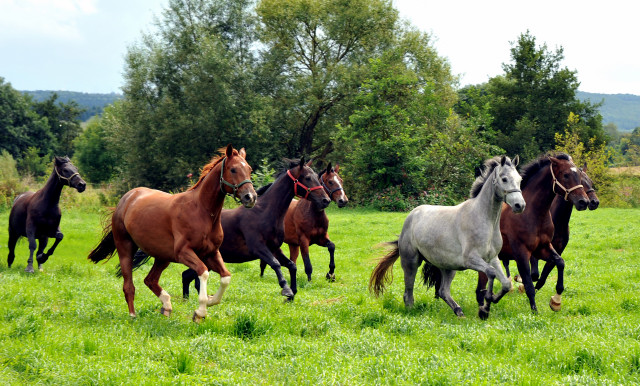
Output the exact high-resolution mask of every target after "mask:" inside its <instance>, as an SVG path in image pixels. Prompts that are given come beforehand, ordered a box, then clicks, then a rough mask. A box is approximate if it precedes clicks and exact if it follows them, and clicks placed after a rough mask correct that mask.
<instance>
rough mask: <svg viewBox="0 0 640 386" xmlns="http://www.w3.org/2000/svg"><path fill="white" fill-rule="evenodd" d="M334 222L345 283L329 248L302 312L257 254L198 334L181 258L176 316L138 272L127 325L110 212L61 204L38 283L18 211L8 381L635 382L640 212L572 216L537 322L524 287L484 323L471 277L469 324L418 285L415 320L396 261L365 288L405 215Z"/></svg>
mask: <svg viewBox="0 0 640 386" xmlns="http://www.w3.org/2000/svg"><path fill="white" fill-rule="evenodd" d="M329 217H330V220H331V227H330V235H331V238H332V240H333V241H334V242H335V244H336V265H337V268H336V276H337V280H336V282H334V283H327V282H326V281H325V280H324V275H325V273H326V272H327V270H328V253H327V252H326V250H325V249H322V248H319V247H315V246H314V247H312V250H311V256H312V261H313V262H314V275H313V277H314V280H313V281H312V282H310V283H307V282H306V279H304V276H305V275H304V272H303V271H304V269H302V265H300V270H299V272H298V278H299V280H300V281H299V282H300V288H299V292H298V294H297V296H296V298H295V301H294V302H293V303H284V302H283V297H282V296H280V295H279V293H280V288H279V286H278V284H277V282H276V278H275V274H274V273H273V272H272V271H270V270H269V269H267V273H266V274H265V277H264V278H262V279H261V278H260V277H259V264H258V262H257V261H256V262H252V263H245V264H240V265H229V266H228V267H229V269H230V270H231V272H232V274H233V277H232V280H231V285H230V286H229V289H228V290H227V292H226V294H225V297H224V298H223V301H222V303H221V304H220V305H218V306H214V307H211V308H210V309H209V316H208V317H207V319H205V321H204V322H203V323H201V324H199V325H197V324H195V323H193V322H192V321H191V315H192V314H193V311H194V309H195V308H196V303H197V301H196V299H195V297H194V296H193V295H192V297H191V299H190V300H189V301H186V302H184V301H182V300H180V297H181V283H180V273H181V272H182V270H183V268H184V267H183V266H178V265H175V264H174V265H171V266H170V267H169V269H167V270H166V271H165V273H164V275H163V277H162V279H161V282H160V283H161V284H162V285H163V286H164V288H165V289H166V290H167V291H168V292H169V293H170V294H171V295H172V296H173V306H174V311H173V314H172V315H171V317H170V318H165V317H164V316H162V315H160V313H159V309H160V306H161V304H160V301H159V300H158V299H157V298H156V297H155V296H154V295H153V294H152V293H151V291H150V290H149V289H148V288H146V286H145V285H144V284H143V278H144V276H145V275H146V272H147V271H148V270H149V268H150V265H146V266H144V267H142V268H141V269H140V270H139V271H137V272H135V273H134V281H135V283H136V286H137V293H136V310H137V311H138V317H137V318H135V319H131V318H130V317H129V316H128V312H127V307H126V303H125V300H124V296H123V294H122V280H121V279H119V278H116V277H115V275H114V271H115V266H116V263H117V261H116V260H117V259H112V260H111V261H109V262H107V263H106V264H98V265H94V264H92V263H91V262H89V261H88V260H87V259H86V256H87V254H88V252H89V251H90V250H91V249H92V247H93V246H94V245H95V243H96V242H97V241H98V239H99V235H100V229H101V225H100V222H101V212H100V211H99V210H93V211H89V212H87V211H86V210H80V209H65V210H64V213H63V218H62V225H61V228H62V231H63V232H64V233H65V239H64V240H63V241H62V243H61V244H60V246H59V247H58V249H57V251H56V253H55V255H54V256H53V257H52V258H51V259H50V260H49V262H47V264H46V267H45V270H44V272H36V273H35V274H26V273H25V272H24V267H25V265H26V260H27V257H28V246H27V243H26V240H25V241H22V242H21V243H20V244H19V246H18V251H17V252H18V253H17V257H16V261H15V263H14V266H13V267H12V268H11V269H8V268H7V264H6V255H7V252H8V251H7V247H6V245H7V233H6V229H7V221H8V212H6V211H5V212H0V320H1V323H0V384H9V385H14V384H15V385H18V384H20V385H21V384H36V383H38V384H100V385H104V384H122V383H125V384H171V385H173V384H194V383H198V384H200V383H202V384H314V385H315V384H345V385H358V384H363V385H364V384H367V385H370V384H460V383H477V384H505V383H518V384H525V385H528V384H532V385H537V384H632V383H640V221H639V220H640V210H635V209H626V210H621V209H607V208H600V209H598V210H596V211H593V212H588V211H585V212H575V211H574V215H573V218H572V223H571V230H572V239H571V242H570V243H569V246H568V247H567V249H566V251H565V253H564V256H563V257H564V258H565V261H566V271H565V272H566V278H565V285H566V290H565V292H564V294H563V308H562V310H561V311H560V312H557V313H555V312H553V311H551V310H550V309H549V307H548V306H547V304H548V301H549V298H550V296H551V295H553V293H554V285H555V276H554V274H552V276H551V278H550V279H549V281H548V282H547V284H546V286H545V287H544V288H543V289H542V290H541V291H540V292H539V293H538V294H537V301H538V307H539V309H540V312H539V313H538V314H537V315H533V314H532V313H531V312H530V310H529V306H528V300H527V298H526V296H525V295H524V294H520V293H518V291H514V292H512V293H510V294H509V295H507V296H505V298H504V299H503V300H502V301H501V302H500V303H498V304H497V305H494V306H493V307H492V314H491V316H490V318H489V320H487V321H482V320H480V319H479V318H478V317H477V306H476V301H475V293H474V289H475V283H476V278H477V275H476V273H475V272H472V271H465V272H461V273H459V274H458V276H456V279H455V280H454V282H453V286H452V294H453V296H454V298H455V299H456V300H457V301H458V303H460V305H461V306H462V308H463V310H464V311H465V313H466V315H467V317H466V318H463V319H458V318H457V317H455V315H454V314H453V312H452V311H451V309H450V308H449V307H448V306H447V305H446V304H445V303H444V302H443V301H442V300H439V299H438V300H436V299H434V298H433V290H432V289H431V290H429V291H426V290H425V289H424V288H423V287H421V286H417V287H416V307H415V309H414V310H412V311H410V312H407V311H405V309H404V305H403V304H402V292H403V290H404V288H403V284H402V269H401V267H400V264H399V263H397V264H396V266H395V269H394V272H395V279H394V282H393V284H392V285H390V286H389V287H388V291H387V293H386V294H385V295H384V297H382V298H380V299H376V298H373V297H372V296H370V295H369V293H368V290H367V284H368V278H369V274H370V272H371V270H372V268H373V264H374V261H373V260H374V258H376V257H378V256H380V255H381V254H382V251H380V250H378V249H376V248H375V245H376V244H378V243H380V242H382V241H390V240H393V239H394V238H395V237H396V234H398V233H399V232H400V230H401V227H402V222H403V220H404V218H405V217H406V213H381V212H375V211H368V210H361V209H360V210H353V209H341V210H338V209H336V208H335V207H334V206H331V208H330V209H329ZM285 248H286V247H285ZM285 253H287V254H288V250H287V249H285ZM300 263H301V260H300ZM511 268H512V271H515V264H513V263H512V267H511ZM554 273H555V271H554ZM286 276H287V277H288V274H286ZM211 277H212V279H213V280H211V281H210V283H212V285H213V286H212V287H211V286H210V290H209V292H210V293H213V291H214V290H215V289H216V288H217V286H218V276H217V275H215V274H214V275H212V276H211Z"/></svg>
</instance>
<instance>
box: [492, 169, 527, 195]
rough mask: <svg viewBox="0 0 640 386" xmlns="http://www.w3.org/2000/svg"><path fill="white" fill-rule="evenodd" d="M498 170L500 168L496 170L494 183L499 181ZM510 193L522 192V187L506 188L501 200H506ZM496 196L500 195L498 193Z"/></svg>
mask: <svg viewBox="0 0 640 386" xmlns="http://www.w3.org/2000/svg"><path fill="white" fill-rule="evenodd" d="M497 170H498V169H495V171H494V173H495V174H496V175H495V176H494V178H493V181H494V185H495V184H496V182H498V172H497ZM509 193H522V190H520V188H513V189H509V190H505V191H504V196H502V197H500V200H501V201H504V202H506V200H507V195H508V194H509ZM496 196H498V195H497V194H496Z"/></svg>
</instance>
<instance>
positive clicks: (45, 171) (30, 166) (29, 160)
mask: <svg viewBox="0 0 640 386" xmlns="http://www.w3.org/2000/svg"><path fill="white" fill-rule="evenodd" d="M18 168H19V170H20V172H21V173H22V174H27V175H31V176H33V177H35V178H36V179H40V180H42V179H44V177H46V176H48V175H49V173H51V169H52V165H51V156H49V155H44V156H43V155H41V152H40V150H39V149H37V148H35V147H29V148H28V149H26V150H25V152H24V153H23V155H22V159H21V160H20V162H18Z"/></svg>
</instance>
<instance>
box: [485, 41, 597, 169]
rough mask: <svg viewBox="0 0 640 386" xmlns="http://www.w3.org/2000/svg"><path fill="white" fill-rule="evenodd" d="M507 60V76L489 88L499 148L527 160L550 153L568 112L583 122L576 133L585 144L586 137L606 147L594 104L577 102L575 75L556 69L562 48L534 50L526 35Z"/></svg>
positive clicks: (504, 67) (533, 43) (499, 77)
mask: <svg viewBox="0 0 640 386" xmlns="http://www.w3.org/2000/svg"><path fill="white" fill-rule="evenodd" d="M511 59H512V63H511V64H503V69H504V71H505V74H504V75H502V76H497V77H494V78H492V79H490V80H489V83H488V89H489V93H490V94H491V95H492V99H491V102H490V109H489V110H490V113H491V115H492V117H493V122H492V125H493V127H494V128H495V129H496V130H497V131H498V132H499V135H498V138H497V139H498V140H497V144H498V145H499V146H500V147H502V148H504V149H505V150H506V151H507V153H509V154H514V153H521V154H523V153H527V155H528V156H529V157H530V156H531V154H532V153H533V155H536V154H539V153H542V152H544V151H546V150H549V149H553V148H554V145H555V133H559V132H563V131H564V126H565V124H566V121H567V118H568V117H569V114H570V113H574V114H576V115H577V116H579V117H580V119H581V120H583V121H584V122H585V125H584V130H583V132H582V133H580V137H581V139H582V140H583V142H584V143H587V142H588V141H589V139H590V138H595V142H594V146H599V145H601V144H603V143H605V142H606V136H605V134H604V131H603V129H602V117H601V116H600V114H599V113H598V111H597V107H598V105H592V104H590V102H581V101H579V100H578V99H577V98H576V91H577V89H578V86H579V85H580V83H579V82H578V79H577V75H576V71H570V70H569V69H567V68H561V67H560V62H561V61H562V60H563V59H564V54H563V49H562V47H560V48H558V49H556V50H555V51H554V52H550V51H549V50H548V49H547V46H546V44H544V45H542V46H541V47H537V46H536V39H535V37H533V36H532V35H531V34H530V33H529V32H528V31H527V32H526V33H525V34H521V35H520V37H519V38H518V41H517V42H516V43H512V48H511ZM531 141H533V142H531ZM523 155H524V154H523ZM529 157H525V160H526V159H527V158H529Z"/></svg>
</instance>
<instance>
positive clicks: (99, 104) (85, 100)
mask: <svg viewBox="0 0 640 386" xmlns="http://www.w3.org/2000/svg"><path fill="white" fill-rule="evenodd" d="M22 92H23V93H24V94H27V95H30V96H31V97H32V98H33V100H35V101H36V102H42V101H45V100H47V99H49V98H51V96H52V95H53V94H55V95H57V100H58V101H60V102H62V103H69V102H71V101H75V102H76V103H77V104H78V106H80V107H81V108H82V109H83V111H82V112H81V113H80V115H79V116H78V119H79V120H80V121H83V122H84V121H86V120H88V119H89V118H91V117H93V116H95V115H100V114H102V111H103V110H104V108H105V107H106V106H108V105H110V104H112V103H113V102H115V101H116V100H118V99H121V98H122V95H121V94H117V93H113V92H112V93H86V92H76V91H62V90H60V91H45V90H35V91H22Z"/></svg>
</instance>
